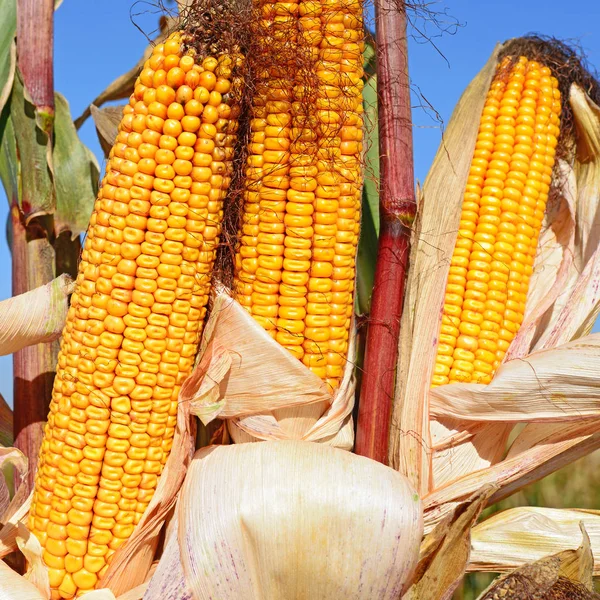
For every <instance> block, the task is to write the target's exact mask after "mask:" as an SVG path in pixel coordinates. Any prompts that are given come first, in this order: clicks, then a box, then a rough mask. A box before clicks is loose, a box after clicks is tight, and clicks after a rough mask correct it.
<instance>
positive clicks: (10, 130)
mask: <svg viewBox="0 0 600 600" xmlns="http://www.w3.org/2000/svg"><path fill="white" fill-rule="evenodd" d="M0 179H1V180H2V185H3V186H4V191H5V192H6V198H7V199H8V204H9V206H12V205H13V204H16V205H17V206H18V205H19V165H18V159H17V140H16V138H15V130H14V127H13V123H12V119H11V116H10V107H9V106H7V107H6V108H5V109H4V110H3V111H2V114H1V115H0Z"/></svg>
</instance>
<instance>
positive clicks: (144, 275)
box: [29, 33, 239, 599]
mask: <svg viewBox="0 0 600 600" xmlns="http://www.w3.org/2000/svg"><path fill="white" fill-rule="evenodd" d="M184 42H185V38H184V37H183V36H182V34H180V33H175V34H173V35H171V36H170V37H169V38H168V39H167V40H166V41H165V42H164V43H163V44H159V45H157V46H156V47H155V48H154V51H153V53H152V56H151V57H150V58H149V59H148V61H147V62H146V64H145V65H144V69H143V71H142V72H141V74H140V76H139V78H138V80H137V82H136V85H135V91H134V93H133V94H132V96H131V98H130V101H129V105H128V106H126V107H125V109H124V111H123V112H124V114H123V118H122V120H121V123H120V126H119V133H118V136H117V140H116V143H115V145H114V146H113V148H112V150H111V152H110V155H109V161H108V165H107V169H106V175H105V177H104V179H103V180H102V184H101V189H100V191H99V194H98V198H97V200H96V203H95V207H94V212H93V214H92V217H91V220H90V225H89V229H88V232H87V237H86V239H85V244H84V249H83V252H82V257H81V262H80V265H79V272H78V277H77V285H76V290H75V293H74V294H73V296H72V300H71V307H70V310H69V313H68V317H67V323H66V326H65V329H64V332H63V336H62V340H61V349H60V354H59V359H58V368H57V375H56V378H55V382H54V388H53V393H52V401H51V405H50V414H49V417H48V423H47V425H46V429H45V439H44V441H43V445H42V448H41V452H40V458H39V465H38V471H37V477H36V482H35V493H34V497H33V502H32V507H31V512H30V516H29V528H30V529H31V531H32V532H33V533H34V534H35V535H36V536H37V538H38V539H39V540H40V542H41V544H42V546H43V548H44V553H43V558H44V561H45V562H46V564H47V565H48V567H49V569H50V585H51V588H52V598H53V599H55V598H72V597H73V596H75V595H78V594H79V593H81V592H84V591H86V590H90V589H92V588H94V587H95V586H96V583H97V582H98V580H99V579H100V578H101V577H102V575H103V574H104V573H105V571H106V570H107V568H108V565H109V564H110V562H111V558H112V556H113V554H114V552H115V551H116V550H117V549H118V548H119V547H120V546H121V545H122V544H123V543H124V542H125V541H126V540H127V538H128V537H129V536H130V535H131V533H132V531H133V529H134V527H135V525H136V524H137V523H138V522H139V520H140V518H141V517H142V515H143V513H144V511H145V509H146V507H147V506H148V503H149V502H150V500H151V498H152V495H153V493H154V490H155V489H156V485H157V481H158V477H159V476H160V474H161V471H162V470H163V467H164V465H165V462H166V460H167V458H168V456H169V451H170V449H171V445H172V441H173V434H174V431H175V422H176V413H177V397H178V392H179V388H180V386H181V384H182V382H183V381H184V379H185V378H186V377H187V376H188V375H189V373H190V372H191V369H192V366H193V361H194V356H195V354H196V348H197V343H198V340H199V336H200V333H201V330H202V324H203V320H204V316H205V313H206V303H207V300H208V294H209V289H210V274H211V269H212V265H213V261H214V259H215V253H216V247H217V244H218V240H219V233H220V223H221V218H222V214H223V199H224V196H225V194H226V190H227V187H228V185H229V181H230V178H231V172H232V162H231V161H232V155H233V150H234V143H235V139H236V130H237V116H238V112H239V107H238V106H237V104H236V103H235V102H234V101H231V102H230V101H229V100H227V98H228V95H231V93H230V89H231V87H232V84H233V85H236V83H237V82H236V81H235V80H234V79H233V78H232V64H233V62H234V61H235V60H237V57H235V56H231V55H226V54H222V55H218V56H208V57H206V58H204V60H202V61H201V62H199V61H198V60H196V59H195V58H194V52H193V50H190V51H185V45H184Z"/></svg>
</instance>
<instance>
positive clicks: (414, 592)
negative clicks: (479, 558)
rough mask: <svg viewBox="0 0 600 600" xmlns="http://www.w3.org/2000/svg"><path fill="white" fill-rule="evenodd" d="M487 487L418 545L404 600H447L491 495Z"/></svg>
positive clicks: (465, 560)
mask: <svg viewBox="0 0 600 600" xmlns="http://www.w3.org/2000/svg"><path fill="white" fill-rule="evenodd" d="M493 492H494V486H486V487H484V488H482V490H481V491H479V492H478V493H477V494H474V495H473V497H471V498H469V500H468V501H466V502H463V503H461V504H459V505H458V506H457V507H456V508H455V510H454V512H453V513H452V514H451V515H448V517H447V518H446V519H445V520H444V521H443V522H442V523H440V524H439V525H438V526H437V527H436V528H435V529H434V530H433V531H432V532H431V533H430V534H429V535H428V536H427V537H425V539H424V540H423V543H422V545H421V559H420V561H419V564H418V566H417V572H416V575H415V580H414V583H413V585H412V586H411V587H410V589H409V590H408V592H407V593H406V594H405V595H404V596H403V600H448V599H449V598H451V597H452V594H453V592H454V590H455V589H456V588H457V587H458V585H459V583H460V582H461V580H462V578H463V576H464V573H465V568H466V566H467V563H468V561H469V553H470V550H471V528H472V527H473V525H474V524H475V522H476V521H477V518H478V517H479V515H480V514H481V511H482V510H483V508H484V507H485V505H486V503H487V501H488V498H489V497H490V496H491V495H492V494H493Z"/></svg>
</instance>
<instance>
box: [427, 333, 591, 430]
mask: <svg viewBox="0 0 600 600" xmlns="http://www.w3.org/2000/svg"><path fill="white" fill-rule="evenodd" d="M599 363H600V334H592V335H589V336H587V337H585V338H581V339H577V340H575V341H573V342H570V343H568V344H565V345H563V346H559V347H557V348H552V349H549V350H541V351H538V352H533V353H532V354H530V355H528V356H527V357H526V358H523V359H522V360H512V361H509V362H507V363H504V364H503V365H502V366H501V367H500V368H499V369H498V371H497V373H496V375H495V376H494V379H493V381H492V382H491V383H490V384H489V385H480V384H472V383H470V384H453V385H445V386H440V387H438V388H435V389H433V390H432V391H431V393H430V400H431V414H432V415H433V416H434V417H442V418H443V417H451V418H454V419H459V420H461V421H478V422H481V421H505V422H542V421H546V422H548V421H572V420H581V419H586V418H592V417H599V416H600V386H599V385H598V364H599Z"/></svg>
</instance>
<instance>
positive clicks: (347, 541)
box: [178, 441, 422, 600]
mask: <svg viewBox="0 0 600 600" xmlns="http://www.w3.org/2000/svg"><path fill="white" fill-rule="evenodd" d="M225 489H226V490H227V492H226V493H224V490H225ZM178 511H179V546H180V553H181V560H182V564H183V569H184V572H185V576H186V580H187V583H188V585H189V586H190V589H191V590H192V592H193V596H194V598H196V599H198V600H200V599H208V598H227V599H228V600H258V599H259V598H260V599H263V598H286V599H288V600H294V599H300V598H310V599H311V600H325V599H330V598H347V599H348V600H358V599H362V598H364V599H365V600H366V599H369V600H371V599H373V598H377V599H378V600H386V599H390V600H391V599H394V600H396V599H397V598H398V597H399V596H400V594H401V592H402V590H403V588H404V586H405V585H406V584H407V583H408V582H409V581H410V578H411V576H412V572H413V570H414V567H415V565H416V562H417V559H418V555H419V543H420V540H421V535H422V529H421V514H420V502H419V498H418V496H417V494H415V492H414V491H413V490H412V489H411V486H410V485H409V483H408V481H407V480H406V478H404V477H402V476H401V475H400V474H399V473H397V472H396V471H394V470H393V469H389V468H388V467H385V466H383V465H381V464H379V463H376V462H375V461H371V460H369V459H366V458H364V457H360V456H357V455H354V454H350V453H348V452H344V451H341V450H338V449H335V448H331V447H328V446H325V445H323V444H314V443H307V442H298V441H288V442H268V443H265V444H238V445H232V446H213V447H211V448H204V449H202V450H200V451H198V452H197V453H196V456H195V457H194V460H193V461H192V464H191V465H190V469H189V471H188V475H187V477H186V481H185V484H184V487H183V489H182V492H181V497H180V500H179V504H178Z"/></svg>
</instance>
